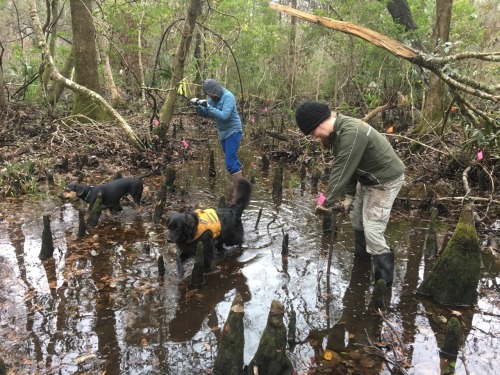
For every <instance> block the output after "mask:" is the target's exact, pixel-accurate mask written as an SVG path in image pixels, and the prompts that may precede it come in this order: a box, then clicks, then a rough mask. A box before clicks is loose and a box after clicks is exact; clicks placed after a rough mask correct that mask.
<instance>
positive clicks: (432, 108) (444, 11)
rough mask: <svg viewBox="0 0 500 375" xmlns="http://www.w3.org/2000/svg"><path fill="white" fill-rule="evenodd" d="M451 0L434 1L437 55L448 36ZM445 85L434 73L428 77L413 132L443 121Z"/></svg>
mask: <svg viewBox="0 0 500 375" xmlns="http://www.w3.org/2000/svg"><path fill="white" fill-rule="evenodd" d="M452 3H453V0H437V1H436V20H435V24H434V30H433V32H432V44H433V46H434V47H435V48H434V52H435V53H436V54H437V55H438V56H442V55H443V48H442V47H443V45H444V43H446V42H447V41H448V39H449V36H450V25H451V8H452ZM445 94H446V85H445V83H444V82H443V81H442V80H441V79H440V78H439V77H438V76H436V75H435V74H432V73H431V75H430V77H429V88H428V90H427V96H426V98H425V102H424V108H423V109H422V119H421V120H420V123H419V124H418V126H417V128H416V129H415V132H416V133H418V134H426V133H427V132H428V127H429V126H430V127H431V128H435V127H436V126H438V125H439V123H440V122H441V121H443V115H444V112H445V107H446V104H445V102H444V99H446V95H445Z"/></svg>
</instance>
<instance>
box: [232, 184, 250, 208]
mask: <svg viewBox="0 0 500 375" xmlns="http://www.w3.org/2000/svg"><path fill="white" fill-rule="evenodd" d="M251 196H252V183H251V182H250V181H248V180H247V179H246V178H240V179H239V180H238V181H237V182H236V187H235V189H234V192H233V202H232V204H231V207H232V208H236V210H237V212H238V215H241V214H242V212H243V210H245V209H246V208H247V207H248V205H249V204H250V197H251Z"/></svg>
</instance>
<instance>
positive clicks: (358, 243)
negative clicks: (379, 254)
mask: <svg viewBox="0 0 500 375" xmlns="http://www.w3.org/2000/svg"><path fill="white" fill-rule="evenodd" d="M354 256H355V257H356V258H360V259H370V258H371V255H370V254H368V252H367V251H366V240H365V232H364V231H363V230H354Z"/></svg>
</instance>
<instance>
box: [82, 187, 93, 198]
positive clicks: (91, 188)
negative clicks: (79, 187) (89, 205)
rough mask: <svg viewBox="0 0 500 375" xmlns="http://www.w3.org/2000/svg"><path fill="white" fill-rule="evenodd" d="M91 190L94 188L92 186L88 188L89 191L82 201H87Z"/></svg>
mask: <svg viewBox="0 0 500 375" xmlns="http://www.w3.org/2000/svg"><path fill="white" fill-rule="evenodd" d="M93 188H94V187H93V186H90V189H89V192H88V193H87V196H86V197H85V198H83V200H84V201H86V200H87V198H88V197H89V195H90V192H91V191H92V189H93Z"/></svg>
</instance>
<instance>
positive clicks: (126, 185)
mask: <svg viewBox="0 0 500 375" xmlns="http://www.w3.org/2000/svg"><path fill="white" fill-rule="evenodd" d="M146 176H149V174H146V175H143V176H136V177H123V178H119V179H116V180H113V181H111V182H108V183H106V184H103V185H97V186H91V185H80V184H69V185H68V186H67V187H66V189H64V191H63V192H62V194H61V196H62V197H63V198H75V197H78V198H80V199H82V200H84V201H85V202H87V203H88V204H89V207H88V211H90V210H91V209H92V206H93V205H94V202H95V200H96V198H97V195H98V194H99V193H100V194H101V197H102V203H101V208H102V209H109V208H111V207H114V206H116V205H118V204H119V202H120V199H121V198H122V197H123V196H125V195H127V194H130V196H131V197H132V199H133V201H134V205H135V208H136V210H137V211H140V210H141V198H142V191H143V190H144V185H143V183H142V179H143V178H144V177H146Z"/></svg>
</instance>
